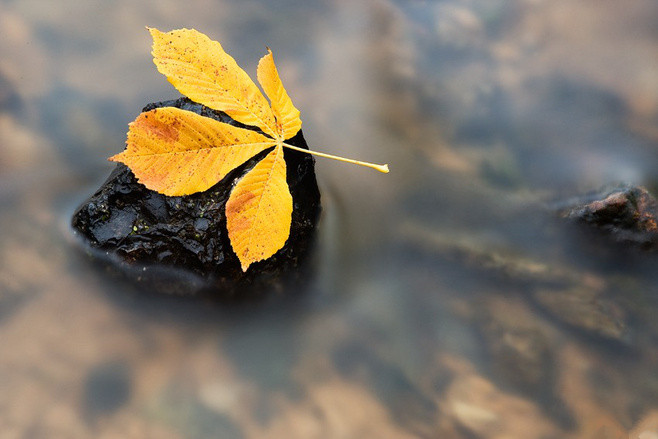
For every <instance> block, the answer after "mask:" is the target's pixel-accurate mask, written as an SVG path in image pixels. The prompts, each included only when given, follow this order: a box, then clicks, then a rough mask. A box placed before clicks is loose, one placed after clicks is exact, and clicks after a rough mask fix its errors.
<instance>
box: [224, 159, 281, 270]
mask: <svg viewBox="0 0 658 439" xmlns="http://www.w3.org/2000/svg"><path fill="white" fill-rule="evenodd" d="M291 221H292V196H291V195H290V190H289V189H288V184H287V183H286V162H285V161H284V159H283V148H282V147H281V146H277V147H276V148H275V149H274V150H273V151H272V152H270V153H269V154H268V155H267V156H266V157H265V158H264V159H263V160H261V161H260V162H259V163H258V164H257V165H256V166H254V168H253V169H251V170H250V171H249V172H248V173H247V174H245V176H244V177H242V179H241V180H240V181H239V182H238V184H237V185H236V186H235V188H234V189H233V192H231V196H230V197H229V200H228V202H227V203H226V228H227V229H228V236H229V238H230V240H231V245H232V246H233V251H235V253H236V254H237V255H238V258H239V259H240V263H241V264H242V270H243V271H246V270H247V268H248V267H249V265H251V264H252V263H254V262H257V261H261V260H263V259H267V258H269V257H270V256H272V255H273V254H274V253H276V252H277V251H278V250H279V249H281V248H282V247H283V246H284V245H285V243H286V241H287V240H288V235H289V234H290V224H291Z"/></svg>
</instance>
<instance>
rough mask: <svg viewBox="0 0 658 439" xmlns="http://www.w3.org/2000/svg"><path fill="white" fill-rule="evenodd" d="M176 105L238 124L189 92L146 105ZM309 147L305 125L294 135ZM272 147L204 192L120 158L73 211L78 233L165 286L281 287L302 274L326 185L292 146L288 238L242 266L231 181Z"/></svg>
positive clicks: (218, 292) (241, 290)
mask: <svg viewBox="0 0 658 439" xmlns="http://www.w3.org/2000/svg"><path fill="white" fill-rule="evenodd" d="M164 106H173V107H178V108H182V109H185V110H189V111H194V112H196V113H198V114H201V115H203V116H206V117H212V118H214V119H216V120H220V121H222V122H227V123H231V124H233V125H239V124H238V123H236V122H234V121H233V120H232V119H230V118H229V117H228V116H226V115H225V114H224V113H221V112H218V111H214V110H211V109H209V108H207V107H204V106H202V105H199V104H195V103H193V102H192V101H190V100H189V99H187V98H181V99H178V100H176V101H166V102H160V103H154V104H149V105H147V106H146V107H145V108H144V110H143V111H149V110H151V109H153V108H158V107H164ZM289 142H290V143H291V144H293V145H296V146H299V147H302V148H308V147H307V145H306V142H305V141H304V138H303V135H302V133H301V132H300V133H298V134H297V135H296V136H295V137H294V138H293V139H291V140H289ZM268 152H269V151H264V152H263V153H261V154H259V155H257V156H256V157H254V158H253V159H251V160H249V161H248V162H246V163H245V164H243V165H241V166H239V167H238V168H236V169H235V170H233V171H232V172H230V173H229V174H228V175H227V176H226V177H225V178H224V179H223V180H222V181H220V182H219V183H217V184H216V185H214V186H213V187H211V188H210V189H208V190H207V191H205V192H200V193H196V194H192V195H188V196H182V197H168V196H165V195H162V194H159V193H157V192H154V191H151V190H149V189H147V188H146V187H145V186H143V185H142V184H140V183H138V182H137V180H136V178H135V176H134V175H133V173H132V172H131V171H130V170H129V169H128V168H127V167H126V166H124V165H122V164H119V165H117V167H116V168H115V169H114V171H113V172H112V173H111V175H110V176H109V178H108V179H107V181H106V182H105V183H104V184H103V185H102V186H101V188H100V189H98V191H96V193H95V194H94V195H92V196H91V197H90V198H89V199H88V200H87V201H85V202H84V203H83V204H82V205H81V206H80V207H79V208H78V210H77V211H76V212H75V214H74V216H73V221H72V225H73V229H74V234H76V235H78V236H80V237H81V238H82V240H83V241H84V242H85V243H86V244H87V245H88V246H89V248H90V249H91V253H92V254H93V255H95V256H100V257H103V258H105V259H108V260H110V261H111V263H112V266H113V267H117V268H118V269H119V271H120V272H122V273H124V274H126V273H127V274H129V275H130V277H131V278H133V279H135V280H137V281H138V282H140V283H142V284H143V285H145V286H147V287H149V288H151V289H155V290H157V291H160V292H166V293H175V294H189V293H199V292H205V293H209V294H212V295H214V296H217V297H220V296H221V297H252V296H260V295H262V294H263V293H264V291H265V290H272V289H274V290H277V289H279V290H280V289H281V286H282V279H284V278H286V279H287V280H290V279H291V278H292V279H297V278H299V277H301V276H302V275H303V271H304V270H303V268H304V267H305V265H304V263H303V262H304V261H305V259H306V257H307V254H308V253H309V249H310V247H311V245H312V243H313V240H314V236H315V227H316V225H317V222H318V218H319V213H320V193H319V190H318V186H317V182H316V179H315V171H314V159H313V157H312V156H310V155H309V154H304V153H301V152H297V151H292V150H286V151H285V159H286V163H287V169H288V175H287V182H288V185H289V187H290V192H291V194H292V197H293V213H292V226H291V230H290V238H289V239H288V241H287V242H286V244H285V246H284V247H283V248H282V249H281V250H279V251H278V252H277V253H276V254H275V255H274V256H273V257H271V258H269V259H267V260H265V261H261V262H257V263H255V264H252V266H251V267H250V268H249V269H248V270H247V272H246V273H243V272H242V269H241V268H240V263H239V261H238V258H237V256H236V255H235V253H234V252H233V249H232V247H231V244H230V241H229V239H228V233H227V231H226V217H225V205H226V201H227V200H228V197H229V194H230V191H231V189H232V188H233V183H234V181H236V179H238V178H239V177H241V176H242V175H244V173H246V172H247V171H248V170H249V169H250V168H251V167H252V166H253V165H255V164H256V163H257V161H258V160H260V159H261V158H263V157H264V156H265V155H266V154H267V153H268Z"/></svg>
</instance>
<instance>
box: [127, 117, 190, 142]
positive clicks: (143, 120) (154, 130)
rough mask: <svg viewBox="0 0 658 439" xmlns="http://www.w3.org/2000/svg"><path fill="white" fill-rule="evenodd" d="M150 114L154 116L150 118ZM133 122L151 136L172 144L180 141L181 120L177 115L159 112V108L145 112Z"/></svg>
mask: <svg viewBox="0 0 658 439" xmlns="http://www.w3.org/2000/svg"><path fill="white" fill-rule="evenodd" d="M149 115H152V116H153V117H150V118H149ZM133 124H135V127H136V128H138V129H140V130H142V131H143V132H144V133H146V134H147V135H148V136H149V137H154V138H157V139H158V140H159V141H161V142H164V143H170V144H171V143H174V142H177V141H178V137H179V128H180V126H181V122H180V121H179V120H178V119H177V118H175V117H167V115H165V114H162V113H158V112H157V110H151V111H149V112H147V113H143V114H142V115H141V116H139V117H138V118H137V119H136V120H135V122H133Z"/></svg>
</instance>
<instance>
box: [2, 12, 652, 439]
mask: <svg viewBox="0 0 658 439" xmlns="http://www.w3.org/2000/svg"><path fill="white" fill-rule="evenodd" d="M657 19H658V7H657V6H656V4H655V2H652V1H651V0H630V1H626V2H600V1H594V0H588V1H583V2H577V3H574V2H568V1H562V0H559V1H550V2H549V1H541V0H535V1H530V0H526V1H522V0H511V1H497V0H494V1H489V2H476V1H468V0H466V1H457V0H445V1H436V2H430V1H420V0H416V1H401V0H400V1H384V0H378V1H370V2H362V1H337V2H313V1H293V0H287V1H284V2H277V5H276V7H274V6H273V5H271V4H269V3H268V2H261V1H241V2H230V1H227V2H211V1H194V2H186V3H181V2H175V1H173V0H172V1H158V2H156V1H145V2H139V3H138V4H135V3H134V2H127V1H116V2H101V1H88V2H84V3H83V4H81V3H80V2H73V1H69V0H65V1H60V2H52V3H44V2H37V1H31V0H25V1H24V0H21V1H20V2H19V1H3V2H0V28H1V29H3V31H2V35H3V37H2V38H0V48H1V49H2V53H3V56H2V59H0V139H1V140H0V145H2V147H1V148H0V227H1V228H2V230H3V232H2V233H1V234H0V262H1V263H0V340H2V350H1V351H0V432H2V437H9V438H11V437H17V438H18V437H20V438H23V437H30V438H41V437H44V438H46V437H47V438H53V437H62V438H64V437H65V438H78V437H80V438H86V437H108V438H109V437H121V438H124V437H134V438H146V437H158V438H206V437H222V438H243V437H244V438H269V437H271V438H278V437H281V438H297V437H299V438H308V437H322V438H325V437H327V438H334V437H336V438H338V437H345V438H347V437H380V438H407V437H427V438H430V437H442V438H457V439H459V438H470V437H478V438H480V437H481V438H507V437H527V438H563V437H566V438H595V437H596V438H600V437H606V438H623V437H628V435H629V434H630V433H631V432H632V433H633V434H635V436H633V437H637V436H638V435H639V434H641V433H643V432H654V433H655V432H658V414H657V413H658V411H657V410H658V378H657V377H658V375H656V373H655V371H656V368H657V365H658V364H657V363H658V350H657V349H656V339H657V336H658V325H656V323H655V318H654V316H655V314H656V311H657V310H658V287H656V285H658V283H657V282H656V280H657V279H656V275H655V269H654V267H655V264H656V263H658V260H656V258H655V256H652V255H651V254H645V253H639V252H634V251H628V252H624V253H623V254H616V253H615V252H610V251H604V250H602V249H606V248H608V249H609V247H608V246H607V244H606V241H605V240H603V241H601V240H602V239H603V238H601V237H600V236H598V237H597V235H592V236H590V235H584V234H581V233H580V232H579V231H578V230H574V229H573V228H571V227H567V226H566V225H564V224H562V223H560V222H559V221H558V220H556V219H555V218H554V217H553V216H552V214H551V213H550V211H548V210H547V209H546V206H547V205H550V203H552V202H554V201H558V202H559V201H560V200H564V199H567V198H569V197H572V196H575V195H577V194H579V193H582V192H584V191H587V190H591V189H596V188H598V187H600V186H603V185H606V184H612V183H614V182H617V181H628V182H630V183H633V184H642V185H646V186H647V187H649V188H654V187H656V183H655V182H656V179H657V174H656V169H658V159H657V158H658V155H657V154H656V144H657V142H658V135H657V133H656V120H658V73H657V72H658V64H657V63H658V57H657V56H656V54H657V53H658V50H657V49H658V34H656V32H655V23H656V20H657ZM145 25H149V26H154V27H158V28H160V29H162V30H168V29H173V28H179V27H194V28H196V29H199V30H201V31H203V32H205V33H207V34H208V35H210V36H211V37H212V38H215V39H218V40H220V41H221V42H222V44H223V45H224V47H225V48H226V49H227V50H228V51H229V52H230V53H231V54H233V55H234V56H235V57H236V59H237V61H238V63H239V64H240V65H241V66H243V67H244V68H245V70H246V71H247V72H249V73H250V74H253V73H254V72H255V68H256V63H257V61H258V59H259V58H260V56H262V54H263V53H264V50H265V49H264V48H265V46H269V47H271V48H272V49H273V50H274V52H275V54H276V57H277V63H278V66H279V71H280V73H281V76H282V78H283V81H284V84H285V85H286V87H287V89H288V91H289V93H290V95H291V96H292V98H293V100H294V102H295V104H296V105H297V106H298V107H299V108H300V110H301V113H302V120H303V121H304V134H305V137H306V139H307V141H308V143H309V145H310V146H311V148H313V149H317V150H320V151H325V152H329V153H333V154H339V155H345V156H349V157H354V158H358V159H364V160H369V161H374V162H381V163H386V162H388V163H390V165H391V173H390V174H388V175H382V174H378V173H376V172H373V171H370V170H367V169H361V168H355V167H353V166H350V165H346V164H341V163H335V162H331V161H327V160H318V162H317V174H318V179H319V183H320V186H321V190H322V192H323V197H324V203H325V204H324V211H325V217H324V218H323V223H322V230H321V237H320V246H319V248H318V250H317V252H318V255H317V256H318V257H319V260H320V261H321V265H320V269H319V271H318V273H317V275H316V277H315V279H314V280H313V282H312V283H311V286H309V287H308V291H305V292H303V293H304V294H302V295H301V296H300V301H299V302H295V303H288V302H286V303H283V304H278V305H277V304H274V305H271V306H267V307H255V308H253V309H249V308H248V309H245V308H244V307H242V308H234V307H226V308H223V307H217V306H212V305H209V304H207V303H198V302H194V301H187V302H185V303H183V304H182V303H181V302H180V301H176V300H172V299H171V298H162V299H158V298H153V297H142V296H139V295H135V294H133V292H131V289H130V286H127V285H125V284H120V283H117V282H116V281H115V280H114V279H113V278H111V277H110V276H108V275H107V274H106V273H103V272H102V271H99V270H97V269H95V268H94V267H93V266H91V265H90V264H88V263H87V262H86V259H85V257H84V255H83V254H81V253H80V252H79V251H78V250H77V249H76V248H75V246H73V245H72V243H71V240H70V231H69V229H68V223H69V219H70V215H71V214H72V211H73V209H74V208H75V207H76V206H77V205H78V204H79V203H80V202H82V201H83V200H84V199H85V198H86V197H87V196H88V195H89V194H91V193H92V192H93V191H94V190H95V189H96V188H97V187H98V185H99V184H100V183H101V182H102V181H103V180H104V179H105V177H106V176H107V174H108V173H109V172H110V170H111V168H112V164H110V163H108V162H106V161H105V158H106V157H108V156H111V155H113V154H115V153H117V152H119V151H120V150H121V149H122V148H123V142H124V133H125V131H126V125H127V123H128V122H130V121H131V120H132V119H134V117H135V116H136V115H137V114H138V112H139V109H141V107H142V106H143V105H144V104H145V103H148V102H152V101H159V100H164V99H170V98H174V97H176V92H175V90H174V89H173V88H172V87H171V86H170V85H169V84H168V83H167V81H166V80H165V78H164V77H162V76H161V75H160V74H158V73H157V71H156V70H155V68H154V66H153V64H152V63H151V60H150V55H149V52H150V41H149V36H148V33H147V32H146V31H145V30H144V26H145Z"/></svg>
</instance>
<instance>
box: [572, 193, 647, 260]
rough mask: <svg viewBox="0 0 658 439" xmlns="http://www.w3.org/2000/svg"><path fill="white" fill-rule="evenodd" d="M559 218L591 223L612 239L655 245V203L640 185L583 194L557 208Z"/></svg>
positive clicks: (642, 246)
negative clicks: (564, 205)
mask: <svg viewBox="0 0 658 439" xmlns="http://www.w3.org/2000/svg"><path fill="white" fill-rule="evenodd" d="M559 215H560V216H561V217H563V218H566V219H569V220H573V221H576V222H578V223H581V224H586V225H589V226H592V227H594V228H596V229H599V230H601V231H602V232H604V233H605V234H608V235H610V236H611V237H612V238H613V239H614V240H615V241H618V242H620V243H626V244H633V245H636V246H638V247H641V248H644V249H647V250H655V249H657V248H658V203H657V202H656V199H655V198H654V197H653V195H651V194H650V193H649V192H648V191H647V190H646V189H645V188H643V187H641V186H626V185H622V186H617V187H614V188H608V189H603V190H601V191H598V192H594V193H590V194H587V195H585V196H583V197H580V198H578V199H575V200H572V201H570V202H568V203H567V206H566V207H562V208H560V209H559Z"/></svg>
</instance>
